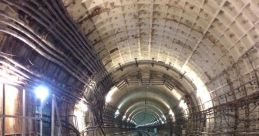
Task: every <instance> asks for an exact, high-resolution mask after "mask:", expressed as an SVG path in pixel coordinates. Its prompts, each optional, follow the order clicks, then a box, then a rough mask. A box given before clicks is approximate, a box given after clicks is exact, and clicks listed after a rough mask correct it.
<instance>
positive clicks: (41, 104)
mask: <svg viewBox="0 0 259 136" xmlns="http://www.w3.org/2000/svg"><path fill="white" fill-rule="evenodd" d="M40 136H43V101H41V102H40Z"/></svg>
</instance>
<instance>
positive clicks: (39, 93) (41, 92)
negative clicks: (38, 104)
mask: <svg viewBox="0 0 259 136" xmlns="http://www.w3.org/2000/svg"><path fill="white" fill-rule="evenodd" d="M34 93H35V96H36V98H38V99H40V100H41V101H42V102H43V101H44V100H45V99H46V98H47V97H48V96H49V89H48V87H46V86H43V85H41V86H38V87H36V88H35V90H34Z"/></svg>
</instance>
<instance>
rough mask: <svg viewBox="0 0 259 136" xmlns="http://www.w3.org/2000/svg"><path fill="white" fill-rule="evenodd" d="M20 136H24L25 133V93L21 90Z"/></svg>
mask: <svg viewBox="0 0 259 136" xmlns="http://www.w3.org/2000/svg"><path fill="white" fill-rule="evenodd" d="M22 116H23V119H22V136H25V133H26V132H25V131H26V127H25V126H26V119H25V117H26V91H25V90H24V89H23V91H22Z"/></svg>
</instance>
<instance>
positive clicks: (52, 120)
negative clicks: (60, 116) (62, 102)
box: [51, 94, 55, 136]
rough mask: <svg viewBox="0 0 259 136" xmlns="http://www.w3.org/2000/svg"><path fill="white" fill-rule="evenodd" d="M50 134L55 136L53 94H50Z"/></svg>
mask: <svg viewBox="0 0 259 136" xmlns="http://www.w3.org/2000/svg"><path fill="white" fill-rule="evenodd" d="M51 136H55V95H54V94H53V95H52V101H51Z"/></svg>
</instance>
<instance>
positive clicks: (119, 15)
mask: <svg viewBox="0 0 259 136" xmlns="http://www.w3.org/2000/svg"><path fill="white" fill-rule="evenodd" d="M63 1H64V5H65V6H66V7H67V10H68V12H69V14H70V15H71V16H72V17H73V19H74V21H76V22H77V23H78V24H79V26H80V27H81V30H82V31H83V33H84V34H85V36H86V37H87V38H88V39H89V40H90V41H91V43H92V45H93V46H94V48H95V49H96V50H97V51H98V53H99V55H100V57H101V58H102V61H103V63H104V64H105V65H106V68H107V69H108V70H111V69H113V68H114V67H118V66H119V64H120V65H123V64H125V63H127V62H131V61H134V59H135V58H137V60H152V59H154V60H156V61H162V62H165V63H167V64H169V63H170V64H171V65H172V66H174V67H176V68H177V69H179V70H180V71H185V66H187V67H189V68H191V69H192V70H193V71H194V72H195V73H196V74H197V75H199V76H200V77H201V79H203V81H204V82H207V81H208V80H209V79H210V78H213V77H215V76H217V75H218V74H219V73H221V72H222V71H224V69H227V68H228V67H230V66H231V65H232V64H234V63H235V62H236V61H237V60H238V59H239V58H240V57H241V56H242V55H243V54H245V53H246V51H248V50H249V49H250V48H251V47H253V46H254V45H255V44H256V43H257V42H258V36H257V35H258V14H257V13H258V11H259V10H258V1H256V0H82V1H81V0H63ZM186 71H187V70H186ZM187 72H189V71H187ZM187 74H188V73H187Z"/></svg>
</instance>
